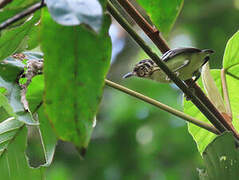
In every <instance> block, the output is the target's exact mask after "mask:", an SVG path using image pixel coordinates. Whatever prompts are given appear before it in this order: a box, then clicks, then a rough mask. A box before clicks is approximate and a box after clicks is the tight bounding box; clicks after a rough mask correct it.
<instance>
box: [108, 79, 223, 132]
mask: <svg viewBox="0 0 239 180" xmlns="http://www.w3.org/2000/svg"><path fill="white" fill-rule="evenodd" d="M105 84H106V85H107V86H110V87H112V88H114V89H118V90H120V91H122V92H124V93H126V94H129V95H130V96H133V97H136V98H137V99H140V100H142V101H144V102H147V103H149V104H152V105H153V106H155V107H158V108H159V109H162V110H164V111H166V112H169V113H171V114H173V115H175V116H177V117H180V118H182V119H183V120H185V121H188V122H190V123H193V124H195V125H197V126H199V127H201V128H204V129H206V130H208V131H210V132H212V133H214V134H219V131H218V130H217V129H216V128H215V127H213V126H212V125H210V124H208V123H206V122H203V121H200V120H198V119H195V118H194V117H191V116H189V115H187V114H185V113H183V112H181V111H178V110H176V109H174V108H171V107H170V106H167V105H165V104H162V103H160V102H158V101H156V100H154V99H151V98H149V97H147V96H144V95H143V94H140V93H138V92H136V91H133V90H131V89H128V88H126V87H124V86H121V85H119V84H117V83H114V82H112V81H109V80H107V79H105Z"/></svg>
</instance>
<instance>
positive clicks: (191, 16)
mask: <svg viewBox="0 0 239 180" xmlns="http://www.w3.org/2000/svg"><path fill="white" fill-rule="evenodd" d="M238 18H239V2H238V0H227V1H225V0H210V1H207V0H196V1H190V0H185V2H184V6H183V8H182V11H181V14H180V16H179V18H178V19H177V22H176V27H177V28H175V29H174V32H175V33H176V31H177V32H180V33H183V34H186V35H188V36H189V37H190V38H191V40H192V42H193V45H195V46H196V47H198V48H201V49H205V48H210V49H213V50H215V52H216V53H215V54H214V55H213V56H212V58H211V60H210V65H211V68H220V67H222V57H223V54H224V49H225V46H226V43H227V41H228V40H229V38H230V37H231V36H232V35H233V34H234V33H235V32H236V31H237V30H238V23H236V22H238ZM176 34H177V33H176Z"/></svg>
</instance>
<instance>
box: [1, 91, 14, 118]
mask: <svg viewBox="0 0 239 180" xmlns="http://www.w3.org/2000/svg"><path fill="white" fill-rule="evenodd" d="M11 117H14V118H16V116H15V114H14V113H13V110H12V108H11V106H10V105H9V104H8V100H7V98H6V97H5V96H4V95H3V94H1V93H0V122H2V121H4V120H6V119H8V118H11Z"/></svg>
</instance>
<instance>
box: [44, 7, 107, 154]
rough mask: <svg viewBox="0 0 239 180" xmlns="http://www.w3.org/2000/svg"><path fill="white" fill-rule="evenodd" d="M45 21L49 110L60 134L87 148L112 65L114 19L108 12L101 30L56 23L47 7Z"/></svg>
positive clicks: (46, 79) (46, 101) (45, 76)
mask: <svg viewBox="0 0 239 180" xmlns="http://www.w3.org/2000/svg"><path fill="white" fill-rule="evenodd" d="M42 23H43V24H42V45H41V47H42V50H43V52H44V78H45V111H46V113H47V117H49V119H50V121H51V122H52V125H53V126H54V128H55V130H56V132H57V134H58V136H59V137H60V138H61V139H62V140H65V141H71V142H73V143H74V144H75V145H76V146H77V147H78V148H82V149H81V150H82V152H83V151H84V149H85V148H86V147H87V145H88V142H89V140H90V136H91V132H92V129H93V127H92V125H93V119H94V116H95V114H96V112H97V109H98V106H99V103H100V99H101V96H102V92H103V85H104V78H105V76H106V73H107V70H108V68H109V63H110V54H111V43H110V38H109V36H108V28H109V24H110V19H109V17H108V16H105V21H104V23H103V26H102V29H101V31H100V33H99V34H96V33H94V32H92V31H90V30H89V29H88V28H86V27H84V26H77V27H64V26H61V25H59V24H56V23H55V22H54V21H53V19H51V17H50V14H48V13H47V12H46V11H45V12H44V15H43V19H42Z"/></svg>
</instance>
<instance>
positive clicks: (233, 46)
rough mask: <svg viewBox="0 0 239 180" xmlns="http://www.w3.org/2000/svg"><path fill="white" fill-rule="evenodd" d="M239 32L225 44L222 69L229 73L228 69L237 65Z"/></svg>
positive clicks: (238, 61) (238, 58)
mask: <svg viewBox="0 0 239 180" xmlns="http://www.w3.org/2000/svg"><path fill="white" fill-rule="evenodd" d="M238 49H239V31H237V32H236V33H235V34H234V35H233V36H232V37H231V38H230V39H229V41H228V42H227V45H226V49H225V53H224V57H223V68H224V69H226V70H227V71H228V72H230V68H231V67H233V66H236V65H239V51H238Z"/></svg>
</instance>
